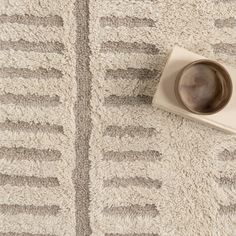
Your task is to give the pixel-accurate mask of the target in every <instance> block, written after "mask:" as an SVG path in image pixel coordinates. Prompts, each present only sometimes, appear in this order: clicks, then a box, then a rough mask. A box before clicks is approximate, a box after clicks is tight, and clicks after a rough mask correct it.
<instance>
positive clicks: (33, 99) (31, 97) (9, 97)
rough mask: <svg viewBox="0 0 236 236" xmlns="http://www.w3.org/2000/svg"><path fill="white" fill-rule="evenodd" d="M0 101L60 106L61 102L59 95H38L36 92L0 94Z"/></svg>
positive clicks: (23, 104) (24, 104)
mask: <svg viewBox="0 0 236 236" xmlns="http://www.w3.org/2000/svg"><path fill="white" fill-rule="evenodd" d="M0 103H3V104H12V103H13V104H17V105H22V106H27V105H30V106H47V107H49V106H58V105H60V104H61V102H60V98H59V96H57V95H56V96H49V95H44V96H38V95H36V94H26V95H16V94H12V93H7V94H3V95H0Z"/></svg>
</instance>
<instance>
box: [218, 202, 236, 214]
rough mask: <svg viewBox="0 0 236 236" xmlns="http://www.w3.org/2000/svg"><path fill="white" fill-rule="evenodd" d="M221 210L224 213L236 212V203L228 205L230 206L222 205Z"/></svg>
mask: <svg viewBox="0 0 236 236" xmlns="http://www.w3.org/2000/svg"><path fill="white" fill-rule="evenodd" d="M219 212H220V213H221V214H222V215H225V214H226V215H231V214H235V213H236V204H231V205H228V206H223V205H220V209H219Z"/></svg>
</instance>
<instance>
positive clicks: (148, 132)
mask: <svg viewBox="0 0 236 236" xmlns="http://www.w3.org/2000/svg"><path fill="white" fill-rule="evenodd" d="M155 134H156V130H155V129H154V128H144V127H142V126H132V125H129V126H126V127H121V126H115V125H114V126H108V127H107V128H106V130H105V132H104V135H105V136H110V137H120V138H121V137H124V136H130V137H135V136H138V137H150V136H153V135H155Z"/></svg>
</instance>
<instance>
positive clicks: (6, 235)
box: [0, 232, 57, 236]
mask: <svg viewBox="0 0 236 236" xmlns="http://www.w3.org/2000/svg"><path fill="white" fill-rule="evenodd" d="M0 236H57V235H55V234H31V233H17V232H7V233H3V232H0Z"/></svg>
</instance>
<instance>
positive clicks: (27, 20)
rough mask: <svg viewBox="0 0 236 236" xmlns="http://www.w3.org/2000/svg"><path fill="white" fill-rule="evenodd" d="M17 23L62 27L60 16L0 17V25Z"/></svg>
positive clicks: (4, 15)
mask: <svg viewBox="0 0 236 236" xmlns="http://www.w3.org/2000/svg"><path fill="white" fill-rule="evenodd" d="M7 22H9V23H18V24H24V25H37V26H39V25H43V26H57V27H60V26H63V19H62V18H61V17H60V16H57V15H55V16H45V17H40V16H34V15H27V14H25V15H16V14H15V15H6V14H3V15H0V23H7Z"/></svg>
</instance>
